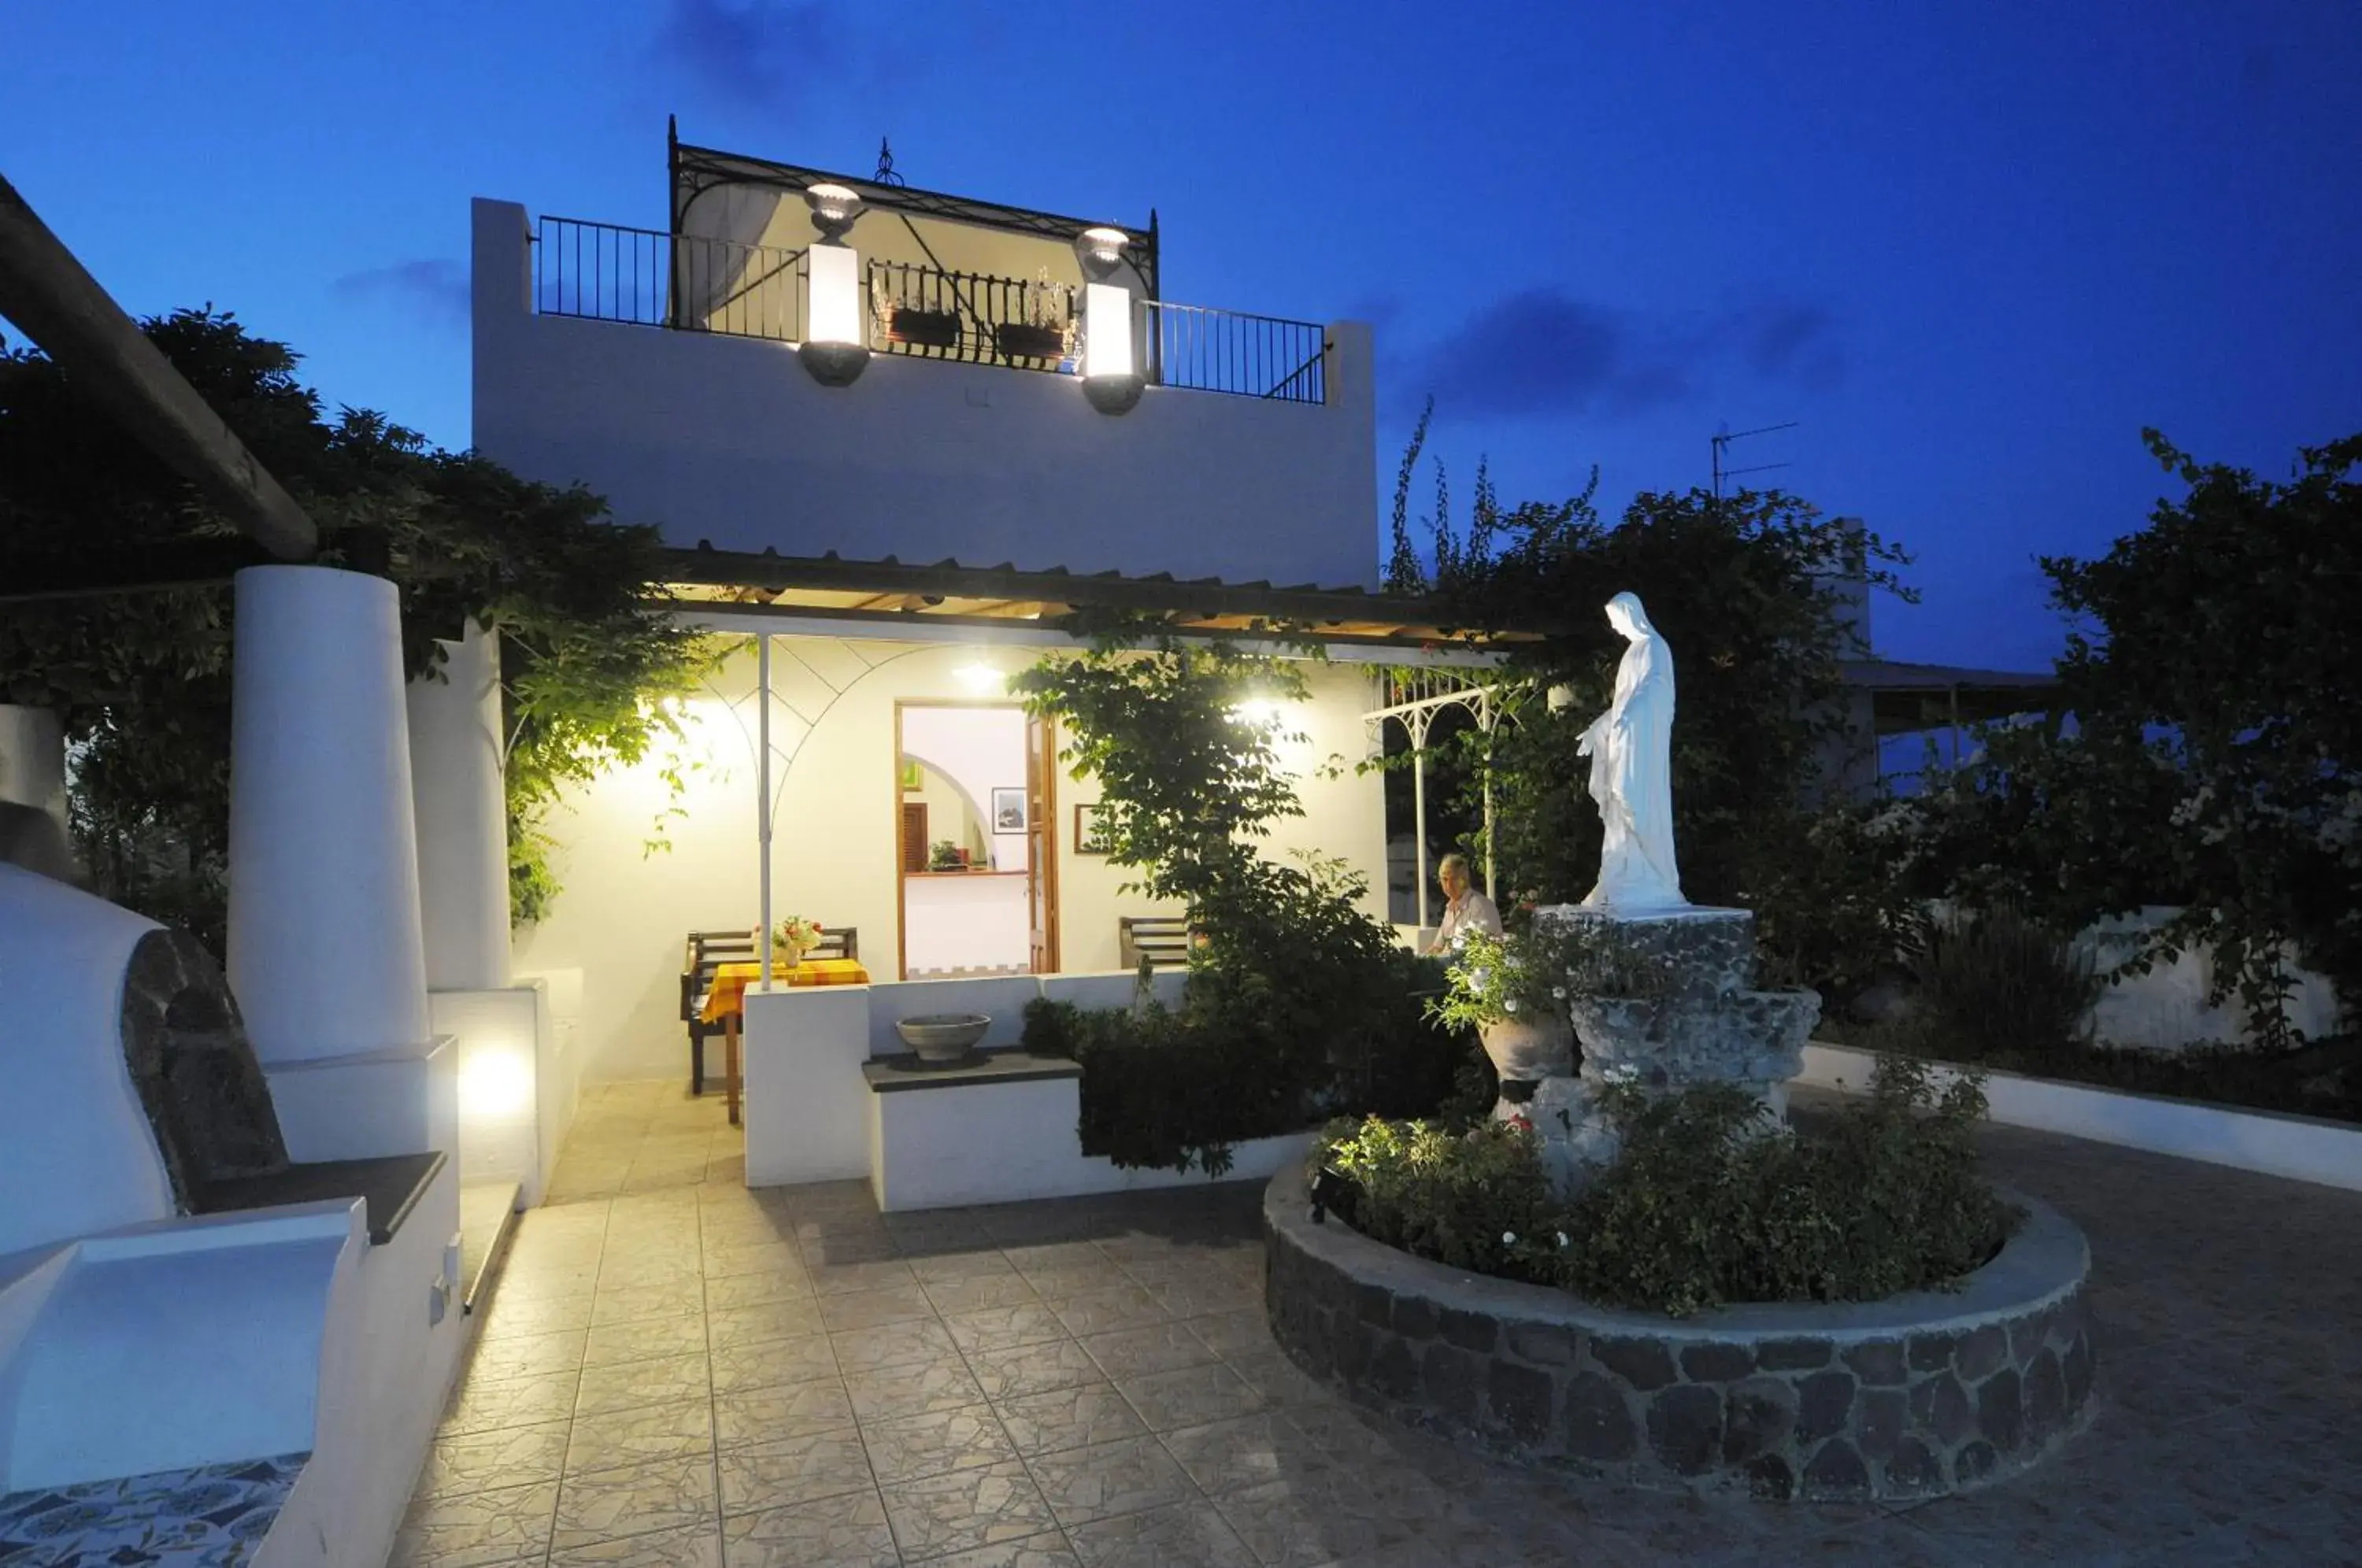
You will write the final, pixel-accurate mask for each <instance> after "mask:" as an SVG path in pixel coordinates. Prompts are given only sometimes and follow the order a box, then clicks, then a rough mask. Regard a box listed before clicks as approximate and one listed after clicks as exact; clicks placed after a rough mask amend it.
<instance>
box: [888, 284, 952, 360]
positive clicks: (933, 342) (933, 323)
mask: <svg viewBox="0 0 2362 1568" xmlns="http://www.w3.org/2000/svg"><path fill="white" fill-rule="evenodd" d="M871 298H872V300H873V301H874V302H875V304H876V307H877V325H878V326H879V328H880V329H881V330H883V331H884V333H885V334H886V340H887V341H888V342H889V343H901V344H907V345H909V346H910V347H911V348H942V349H945V350H949V349H954V348H958V347H959V341H960V318H959V313H958V312H957V311H950V310H924V309H922V308H920V307H919V306H917V305H913V304H909V303H907V302H905V301H902V300H898V299H892V298H889V297H888V296H887V295H885V294H884V293H882V292H879V291H877V290H874V289H873V290H872V293H871Z"/></svg>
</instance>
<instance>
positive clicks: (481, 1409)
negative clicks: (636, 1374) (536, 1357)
mask: <svg viewBox="0 0 2362 1568" xmlns="http://www.w3.org/2000/svg"><path fill="white" fill-rule="evenodd" d="M581 1381H582V1375H581V1374H580V1373H579V1372H564V1373H559V1374H557V1375H554V1376H548V1377H520V1378H516V1379H513V1380H512V1381H509V1382H505V1383H481V1384H477V1383H469V1384H463V1385H461V1386H460V1388H459V1392H458V1396H457V1397H455V1398H454V1399H453V1400H452V1402H451V1408H450V1409H449V1410H447V1411H446V1412H445V1414H444V1417H443V1425H442V1429H441V1433H440V1434H438V1435H456V1434H458V1433H460V1432H480V1431H490V1430H493V1429H495V1428H499V1427H527V1426H536V1425H539V1424H540V1423H542V1422H545V1421H562V1420H565V1419H568V1417H570V1416H572V1415H573V1414H574V1402H575V1398H576V1396H577V1393H578V1392H579V1386H580V1384H581Z"/></svg>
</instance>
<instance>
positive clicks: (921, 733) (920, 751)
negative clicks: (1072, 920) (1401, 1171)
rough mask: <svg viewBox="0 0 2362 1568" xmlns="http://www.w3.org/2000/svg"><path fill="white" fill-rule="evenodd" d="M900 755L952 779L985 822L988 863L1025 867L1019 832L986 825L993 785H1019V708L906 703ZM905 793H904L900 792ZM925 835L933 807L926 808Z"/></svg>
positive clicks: (1022, 761) (1022, 738)
mask: <svg viewBox="0 0 2362 1568" xmlns="http://www.w3.org/2000/svg"><path fill="white" fill-rule="evenodd" d="M902 755H903V756H906V757H916V758H918V759H919V760H920V761H922V762H924V763H926V764H928V765H929V766H930V767H933V768H934V769H935V770H936V771H937V772H939V773H942V774H943V775H944V777H945V778H949V779H950V780H951V781H952V782H953V783H954V784H955V785H957V786H958V788H959V790H960V792H961V793H962V794H964V795H966V797H967V799H968V801H971V802H973V804H974V806H975V808H976V810H977V813H978V814H979V815H980V816H981V817H982V818H983V819H984V822H985V824H986V840H987V845H988V848H989V850H990V851H991V855H992V866H993V868H994V869H995V870H999V871H1022V870H1024V869H1025V868H1026V864H1027V861H1026V853H1025V835H1024V834H1022V833H996V832H993V831H991V820H992V794H993V791H994V790H1010V789H1014V790H1023V789H1024V788H1025V712H1024V710H1022V709H1021V708H1012V707H1005V706H999V707H984V706H978V707H972V708H971V707H961V708H939V707H927V706H920V707H906V708H904V709H903V710H902ZM906 798H907V797H906ZM928 821H929V828H928V832H929V834H930V836H932V837H935V838H948V837H950V836H952V835H951V834H947V833H938V832H936V831H935V830H934V827H933V821H934V809H933V803H932V802H930V806H929V810H928Z"/></svg>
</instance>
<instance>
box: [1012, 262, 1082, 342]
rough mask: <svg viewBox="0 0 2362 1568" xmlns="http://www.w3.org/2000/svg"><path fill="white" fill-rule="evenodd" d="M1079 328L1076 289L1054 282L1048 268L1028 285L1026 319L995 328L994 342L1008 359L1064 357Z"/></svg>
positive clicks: (1026, 286) (1026, 288)
mask: <svg viewBox="0 0 2362 1568" xmlns="http://www.w3.org/2000/svg"><path fill="white" fill-rule="evenodd" d="M1074 329H1075V291H1074V289H1073V288H1072V287H1071V286H1070V285H1068V284H1065V283H1061V282H1054V281H1053V280H1052V279H1051V277H1050V271H1049V269H1048V268H1046V267H1045V268H1043V270H1042V275H1041V276H1040V277H1039V278H1038V279H1036V280H1035V281H1034V282H1031V283H1028V284H1026V285H1025V319H1024V320H1023V321H1005V322H1002V323H1001V324H1000V325H999V326H997V327H995V328H994V329H993V346H994V347H995V348H999V350H1000V357H1001V358H1002V359H1065V357H1066V353H1067V348H1068V340H1069V338H1070V337H1071V336H1072V335H1073V332H1074Z"/></svg>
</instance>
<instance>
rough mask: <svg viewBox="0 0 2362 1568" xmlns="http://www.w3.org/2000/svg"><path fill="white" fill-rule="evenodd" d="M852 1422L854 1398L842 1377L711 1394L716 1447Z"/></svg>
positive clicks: (795, 1434) (800, 1433) (796, 1433)
mask: <svg viewBox="0 0 2362 1568" xmlns="http://www.w3.org/2000/svg"><path fill="white" fill-rule="evenodd" d="M853 1423H854V1410H853V1400H852V1399H851V1398H850V1397H848V1396H847V1395H846V1393H845V1388H844V1382H843V1380H841V1379H838V1378H833V1377H831V1378H826V1379H822V1380H821V1381H817V1382H812V1383H791V1384H788V1385H785V1386H781V1387H778V1388H755V1389H748V1390H746V1391H745V1392H742V1393H734V1394H716V1395H715V1396H714V1397H713V1442H714V1446H715V1447H716V1448H720V1449H733V1448H745V1447H747V1446H748V1445H750V1444H754V1443H761V1442H769V1441H775V1440H777V1439H780V1438H789V1437H798V1436H801V1435H802V1434H804V1433H807V1432H814V1431H827V1430H832V1429H833V1428H838V1427H849V1426H851V1425H853Z"/></svg>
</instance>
